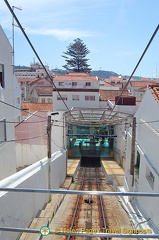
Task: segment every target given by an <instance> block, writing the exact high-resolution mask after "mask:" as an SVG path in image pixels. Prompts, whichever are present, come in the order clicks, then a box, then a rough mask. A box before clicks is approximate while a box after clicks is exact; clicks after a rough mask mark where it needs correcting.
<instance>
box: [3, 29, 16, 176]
mask: <svg viewBox="0 0 159 240" xmlns="http://www.w3.org/2000/svg"><path fill="white" fill-rule="evenodd" d="M0 43H1V48H0V63H1V64H4V76H5V88H4V89H3V90H2V94H3V97H4V102H6V103H8V104H11V105H14V102H13V99H14V94H13V89H14V85H13V67H12V48H11V45H10V43H9V41H8V39H7V37H6V36H5V34H4V32H3V30H2V28H1V26H0ZM2 119H6V121H10V122H13V121H14V108H12V107H10V106H7V105H6V104H3V103H0V120H2ZM6 128H7V129H6V130H7V131H6V135H7V140H11V139H15V133H14V124H11V123H8V124H7V126H6ZM15 172H16V156H15V143H14V142H6V143H1V144H0V180H2V179H3V178H5V177H8V176H10V175H11V174H13V173H15Z"/></svg>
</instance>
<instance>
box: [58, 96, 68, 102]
mask: <svg viewBox="0 0 159 240" xmlns="http://www.w3.org/2000/svg"><path fill="white" fill-rule="evenodd" d="M61 97H62V99H63V100H64V101H65V100H66V101H67V95H61ZM61 97H60V96H59V95H58V96H57V100H61Z"/></svg>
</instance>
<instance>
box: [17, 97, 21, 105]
mask: <svg viewBox="0 0 159 240" xmlns="http://www.w3.org/2000/svg"><path fill="white" fill-rule="evenodd" d="M17 105H20V97H17Z"/></svg>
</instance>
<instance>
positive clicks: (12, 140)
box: [0, 133, 47, 143]
mask: <svg viewBox="0 0 159 240" xmlns="http://www.w3.org/2000/svg"><path fill="white" fill-rule="evenodd" d="M46 135H47V134H46V133H45V134H43V135H39V136H34V137H29V138H21V139H11V140H6V141H0V143H6V142H17V141H25V140H29V139H34V138H40V137H44V136H46Z"/></svg>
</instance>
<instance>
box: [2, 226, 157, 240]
mask: <svg viewBox="0 0 159 240" xmlns="http://www.w3.org/2000/svg"><path fill="white" fill-rule="evenodd" d="M88 230H89V229H88ZM138 230H139V229H138ZM0 231H7V232H26V233H39V234H40V230H38V229H29V228H13V227H0ZM50 234H54V235H63V236H81V237H100V238H105V237H111V238H112V237H114V238H157V239H158V238H159V234H153V233H152V234H120V233H119V234H118V233H98V232H97V233H87V232H83V231H82V232H76V233H73V232H72V233H71V232H62V231H59V232H56V231H52V230H51V231H50Z"/></svg>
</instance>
